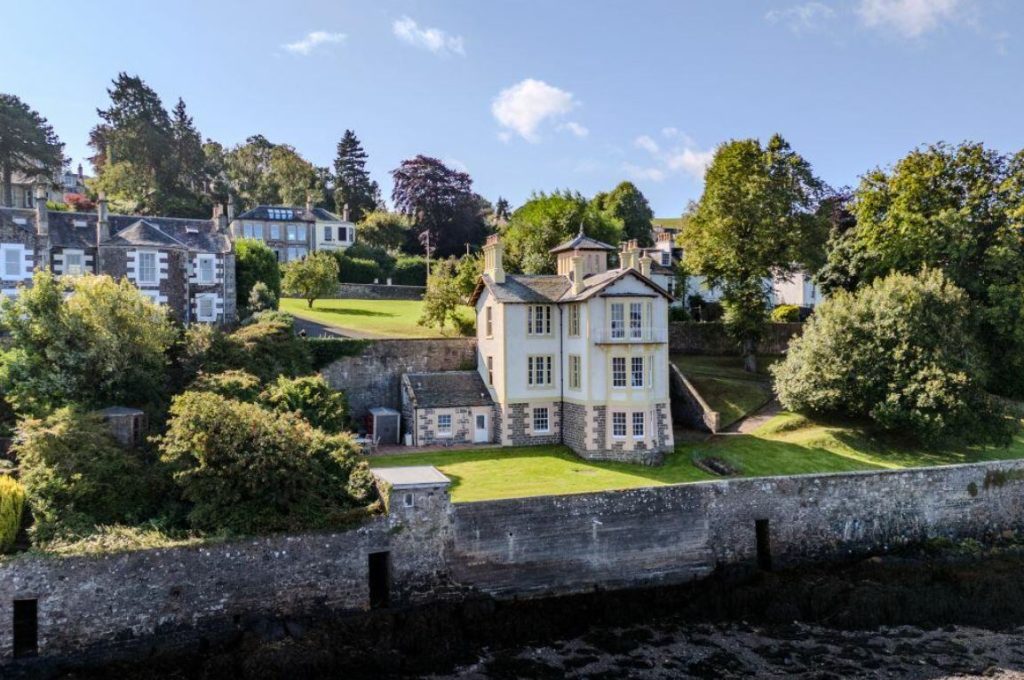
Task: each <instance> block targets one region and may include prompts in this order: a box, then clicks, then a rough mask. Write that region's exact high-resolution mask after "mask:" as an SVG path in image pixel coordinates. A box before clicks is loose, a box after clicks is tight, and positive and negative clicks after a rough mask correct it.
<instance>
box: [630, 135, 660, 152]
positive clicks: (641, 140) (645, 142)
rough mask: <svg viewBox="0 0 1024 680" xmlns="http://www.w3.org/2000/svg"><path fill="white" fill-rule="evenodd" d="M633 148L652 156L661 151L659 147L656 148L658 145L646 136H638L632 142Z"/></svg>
mask: <svg viewBox="0 0 1024 680" xmlns="http://www.w3.org/2000/svg"><path fill="white" fill-rule="evenodd" d="M633 146H635V147H637V148H638V149H643V150H644V151H646V152H647V153H652V154H654V153H658V151H660V150H661V147H659V146H658V143H657V142H656V141H654V140H653V139H651V138H650V137H648V136H647V135H640V136H639V137H637V138H636V139H635V140H633Z"/></svg>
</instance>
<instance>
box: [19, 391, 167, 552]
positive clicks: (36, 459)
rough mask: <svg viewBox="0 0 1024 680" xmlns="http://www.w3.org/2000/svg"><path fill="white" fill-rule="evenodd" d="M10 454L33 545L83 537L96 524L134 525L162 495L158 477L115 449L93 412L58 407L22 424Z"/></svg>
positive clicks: (130, 455)
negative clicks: (28, 512) (15, 465)
mask: <svg viewBox="0 0 1024 680" xmlns="http://www.w3.org/2000/svg"><path fill="white" fill-rule="evenodd" d="M12 451H13V452H14V454H15V456H17V459H18V466H19V469H20V474H21V481H22V483H23V484H24V485H25V491H26V493H27V495H28V500H29V503H30V505H31V507H32V515H33V517H34V518H35V524H34V525H33V526H32V534H33V538H34V539H35V540H37V541H47V540H50V539H52V538H55V537H57V536H77V535H82V534H86V533H89V532H91V531H92V530H93V529H94V528H95V527H96V526H97V525H101V524H118V523H124V524H135V523H137V522H140V521H142V520H143V519H145V518H147V517H148V516H150V514H151V513H152V512H153V511H154V510H155V508H156V507H157V502H158V501H159V499H160V497H161V495H162V494H161V493H159V491H160V490H161V489H162V484H161V483H160V480H159V473H158V472H157V471H155V470H154V469H153V468H152V467H151V466H147V465H145V464H144V463H143V461H142V459H141V458H140V455H139V453H138V452H137V451H136V450H128V449H124V448H122V447H121V446H120V445H118V443H117V442H116V441H115V440H114V438H113V436H111V434H110V431H109V430H108V428H107V425H106V423H104V422H103V420H102V419H101V418H100V417H99V416H98V415H96V414H88V413H82V412H80V411H75V410H73V409H71V408H62V409H59V410H58V411H55V412H54V413H53V414H52V415H50V416H48V417H47V418H45V419H30V420H24V421H22V422H21V424H20V425H19V426H18V432H17V436H16V437H15V442H14V446H13V447H12Z"/></svg>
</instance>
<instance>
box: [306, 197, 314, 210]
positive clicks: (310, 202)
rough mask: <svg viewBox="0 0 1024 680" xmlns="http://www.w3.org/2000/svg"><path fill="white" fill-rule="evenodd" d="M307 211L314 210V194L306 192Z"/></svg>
mask: <svg viewBox="0 0 1024 680" xmlns="http://www.w3.org/2000/svg"><path fill="white" fill-rule="evenodd" d="M306 212H308V213H311V212H313V196H312V195H310V194H306Z"/></svg>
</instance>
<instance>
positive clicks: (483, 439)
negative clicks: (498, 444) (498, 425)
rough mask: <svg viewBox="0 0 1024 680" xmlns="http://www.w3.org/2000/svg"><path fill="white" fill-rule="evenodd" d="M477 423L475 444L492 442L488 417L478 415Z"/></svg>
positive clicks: (474, 431) (474, 432)
mask: <svg viewBox="0 0 1024 680" xmlns="http://www.w3.org/2000/svg"><path fill="white" fill-rule="evenodd" d="M475 422H476V427H475V428H474V430H473V443H474V444H486V443H487V442H489V441H490V440H491V436H490V435H491V433H490V432H489V431H488V429H487V416H486V415H485V414H483V413H480V414H477V416H476V418H475Z"/></svg>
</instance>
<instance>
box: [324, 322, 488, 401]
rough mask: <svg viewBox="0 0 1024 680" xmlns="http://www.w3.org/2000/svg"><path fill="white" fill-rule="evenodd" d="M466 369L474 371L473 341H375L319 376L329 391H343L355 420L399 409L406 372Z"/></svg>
mask: <svg viewBox="0 0 1024 680" xmlns="http://www.w3.org/2000/svg"><path fill="white" fill-rule="evenodd" d="M467 368H469V369H471V370H472V369H475V368H476V338H443V339H430V340H374V341H372V342H369V343H367V344H366V346H365V348H364V349H363V351H362V352H360V353H359V354H356V355H354V356H346V357H341V358H340V359H337V360H336V361H333V362H332V363H330V364H328V365H327V366H325V367H324V368H322V369H320V374H321V375H322V376H323V377H324V379H325V380H326V381H327V383H328V384H329V385H330V386H331V387H332V388H334V389H336V390H344V392H345V395H346V396H347V398H348V404H349V412H350V413H351V414H352V417H353V418H357V419H358V418H362V417H363V416H365V415H366V413H367V410H368V409H370V408H373V407H375V406H386V407H388V408H393V409H396V410H401V408H402V394H401V382H402V375H404V374H405V373H421V372H427V371H458V370H466V369H467Z"/></svg>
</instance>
